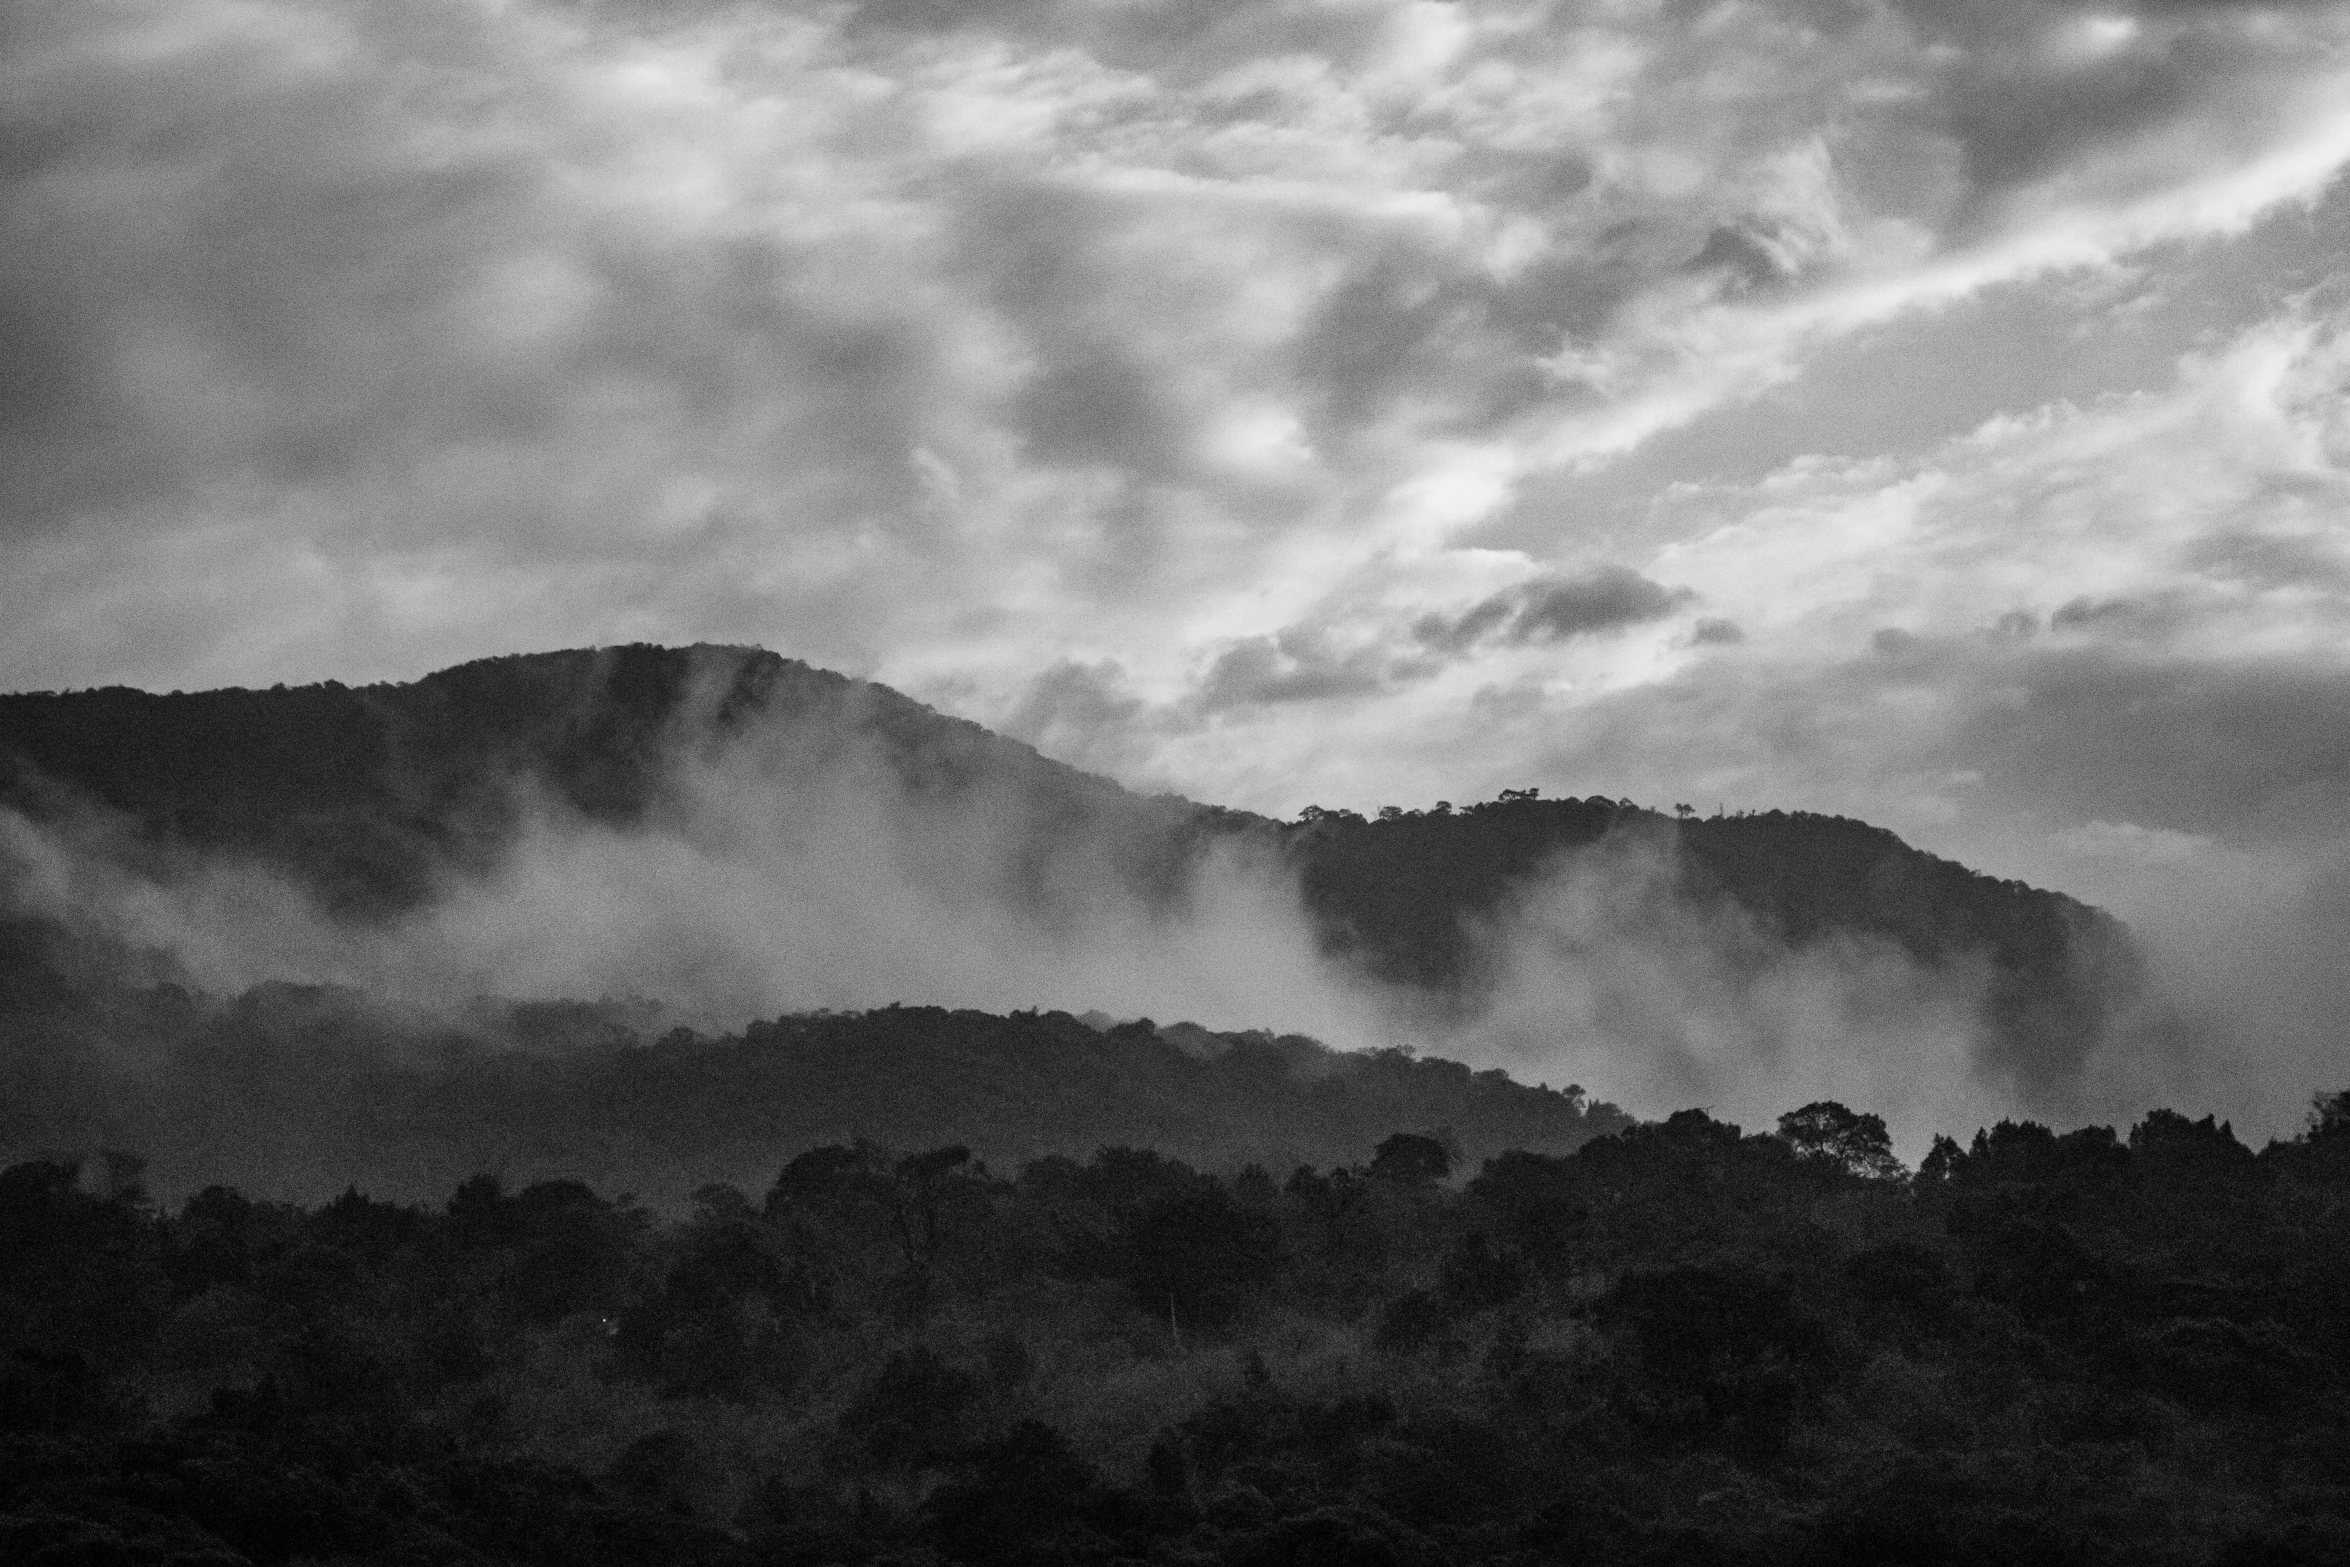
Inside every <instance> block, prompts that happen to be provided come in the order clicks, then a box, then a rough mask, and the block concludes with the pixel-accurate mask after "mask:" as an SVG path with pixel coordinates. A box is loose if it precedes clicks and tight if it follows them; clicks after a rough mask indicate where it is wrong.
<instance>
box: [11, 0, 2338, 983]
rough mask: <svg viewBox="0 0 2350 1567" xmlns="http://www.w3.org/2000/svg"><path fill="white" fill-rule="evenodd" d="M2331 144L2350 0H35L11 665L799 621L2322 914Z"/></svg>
mask: <svg viewBox="0 0 2350 1567" xmlns="http://www.w3.org/2000/svg"><path fill="white" fill-rule="evenodd" d="M2346 161H2350V7H2344V6H2341V5H2332V4H2293V3H2276V4H2259V3H2250V0H2224V3H2223V0H2121V3H2115V4H2084V3H2075V0H1770V3H1758V0H1721V3H1716V0H1663V3H1650V0H1585V3H1574V4H1568V3H1549V0H1459V3H1452V0H863V3H856V0H840V3H821V4H820V3H806V4H795V3H792V0H770V3H765V4H760V3H744V4H731V5H729V4H704V3H700V0H589V3H564V0H403V3H400V4H396V5H394V4H362V3H355V0H13V3H11V4H9V5H7V6H6V7H5V9H4V10H0V685H4V686H7V687H11V688H18V689H24V688H35V689H40V688H61V687H75V686H85V685H96V684H107V683H116V682H121V683H129V684H138V685H146V686H151V687H156V688H162V689H169V688H175V687H188V688H195V687H199V686H204V685H213V684H223V683H240V684H250V683H269V682H273V681H278V680H285V681H303V680H312V679H319V678H326V677H333V678H339V679H342V680H345V681H353V682H356V681H363V680H371V679H385V678H395V679H397V678H409V677H413V676H415V675H418V674H421V673H424V672H426V671H428V670H430V669H433V668H436V667H439V666H442V665H445V664H449V663H452V662H455V661H458V660H460V659H463V658H468V657H475V656H479V655H484V654H490V653H497V652H507V651H518V650H530V649H542V648H551V647H564V646H577V645H582V644H590V643H599V642H613V641H624V640H640V639H642V640H659V641H669V642H676V641H689V640H722V641H735V642H754V643H759V644H762V645H765V646H768V647H772V648H774V649H776V650H778V651H781V652H783V653H786V654H790V655H794V656H799V657H804V658H807V659H809V660H811V661H814V662H816V663H820V664H824V665H828V666H832V667H836V668H841V669H845V670H848V671H851V672H854V673H857V674H862V675H866V676H870V677H873V678H876V679H881V680H885V681H888V682H890V683H892V684H895V685H897V686H899V687H901V688H902V689H905V690H907V691H909V692H911V693H912V694H914V695H916V696H919V697H921V698H923V699H924V700H927V701H930V702H932V703H934V704H935V705H937V706H940V707H942V708H944V709H947V710H949V711H953V712H956V713H960V714H963V715H965V716H969V717H972V718H976V719H979V720H981V721H983V722H987V723H991V724H994V725H996V726H997V727H1000V728H1004V729H1007V730H1009V731H1010V732H1012V733H1015V734H1018V735H1020V736H1022V737H1023V738H1026V739H1029V740H1032V741H1034V742H1035V743H1037V744H1038V745H1040V746H1041V747H1043V748H1044V749H1045V750H1047V751H1048V752H1050V753H1051V754H1054V755H1057V756H1061V757H1064V758H1066V759H1069V760H1071V761H1075V762H1078V763H1080V764H1082V765H1085V766H1088V767H1092V768H1095V769H1097V770H1101V771H1106V772H1109V773H1112V774H1114V775H1116V776H1118V777H1120V778H1122V779H1124V780H1126V781H1128V782H1130V783H1134V784H1137V785H1140V786H1144V787H1150V788H1173V789H1179V790H1182V791H1184V792H1186V793H1189V794H1193V795H1196V796H1199V797H1202V798H1207V799H1212V800H1217V801H1221V802H1226V803H1232V804H1238V805H1244V806H1250V807H1255V808H1259V809H1264V810H1269V811H1273V812H1277V813H1281V814H1290V813H1293V812H1295V811H1296V810H1297V809H1298V808H1299V807H1301V806H1303V805H1305V804H1307V803H1309V802H1316V803H1321V804H1325V805H1348V806H1354V807H1356V808H1369V807H1373V806H1376V805H1379V804H1383V803H1389V802H1393V803H1399V804H1406V805H1419V804H1425V803H1428V802H1430V801H1433V800H1435V799H1437V798H1440V797H1442V798H1448V799H1453V800H1456V801H1467V800H1472V799H1479V798H1485V797H1489V796H1490V795H1491V794H1492V793H1494V792H1495V791H1496V790H1497V789H1499V788H1502V787H1526V786H1534V787H1540V788H1543V789H1544V790H1545V791H1546V792H1551V793H1573V794H1589V793H1599V792H1604V793H1607V794H1610V795H1620V796H1630V797H1632V798H1635V799H1638V800H1641V801H1643V802H1646V803H1650V804H1656V805H1667V804H1671V803H1675V802H1680V801H1687V802H1690V803H1692V804H1695V805H1697V806H1698V807H1699V808H1700V809H1701V810H1706V811H1711V810H1712V809H1713V808H1715V807H1716V806H1717V805H1721V806H1727V807H1728V808H1730V809H1739V808H1742V807H1768V806H1774V805H1782V806H1791V807H1806V808H1812V809H1821V810H1830V811H1838V812H1844V813H1848V814H1854V815H1861V816H1865V817H1867V818H1869V819H1871V820H1874V821H1878V822H1881V823H1884V824H1885V825H1888V826H1891V827H1893V828H1895V829H1896V830H1898V831H1900V832H1902V833H1904V834H1905V835H1907V836H1908V837H1910V838H1911V839H1912V840H1913V841H1916V842H1919V843H1921V844H1924V845H1926V846H1928V847H1931V848H1934V849H1937V850H1939V851H1941V852H1945V853H1949V854H1953V855H1955V856H1958V857H1960V858H1964V859H1967V860H1968V861H1969V862H1970V863H1974V864H1978V865H1981V866H1984V867H1986V868H1989V869H1991V870H1994V871H1996V872H1998V873H2000V874H2007V875H2019V876H2025V877H2028V878H2030V879H2032V880H2035V881H2038V882H2042V883H2046V884H2052V885H2057V886H2061V887H2064V888H2066V889H2068V890H2072V891H2075V892H2078V893H2080V894H2082V895H2083V896H2088V897H2092V898H2096V899H2100V900H2103V901H2106V902H2108V903H2110V904H2112V905H2114V906H2116V907H2118V908H2121V909H2122V910H2123V912H2125V913H2126V914H2130V915H2131V916H2132V917H2134V918H2140V919H2145V918H2149V917H2153V915H2154V914H2155V913H2157V912H2158V911H2159V910H2161V909H2162V908H2165V907H2172V906H2176V905H2178V904H2179V903H2180V901H2181V900H2182V899H2185V900H2186V901H2187V902H2191V903H2194V904H2195V905H2196V906H2198V907H2201V908H2206V909H2210V908H2220V907H2235V906H2236V905H2237V904H2242V905H2244V906H2245V907H2250V906H2252V905H2254V904H2259V905H2261V906H2262V907H2265V908H2270V909H2271V910H2272V912H2273V910H2274V908H2276V907H2281V906H2282V904H2281V903H2280V900H2282V902H2283V903H2290V904H2291V905H2292V907H2293V908H2294V909H2295V910H2297V911H2298V913H2297V915H2296V917H2297V918H2301V917H2307V918H2318V919H2319V921H2320V924H2321V925H2322V924H2323V921H2324V920H2325V919H2331V920H2333V921H2334V922H2335V924H2334V925H2332V926H2325V928H2326V929H2334V928H2337V927H2339V926H2340V925H2341V923H2342V922H2343V921H2344V920H2350V875H2346V874H2345V873H2344V872H2343V871H2342V869H2341V864H2340V860H2341V852H2340V848H2339V845H2340V843H2341V841H2342V839H2343V836H2344V833H2343V829H2344V828H2345V826H2346V825H2350V822H2346V820H2345V818H2346V817H2350V788H2346V784H2350V668H2346V665H2350V659H2346V657H2345V654H2346V652H2350V641H2346V639H2345V634H2344V633H2345V629H2346V628H2350V547H2346V541H2345V533H2344V526H2343V523H2344V518H2345V515H2346V511H2345V506H2346V501H2350V485H2346V467H2345V465H2346V464H2350V395H2346V390H2345V383H2346V378H2350V289H2346V288H2345V266H2346V262H2345V257H2346V255H2350V248H2346V243H2345V242H2346V240H2350V185H2345V184H2344V183H2343V182H2341V181H2340V180H2338V179H2337V175H2338V174H2339V173H2340V171H2341V169H2342V167H2343V165H2344V163H2345V162H2346ZM2280 888H2281V889H2284V890H2283V891H2280ZM2231 900H2234V902H2231ZM2328 910H2331V911H2332V913H2331V914H2328V913H2327V912H2326V911H2328ZM2312 911H2315V912H2314V913H2312ZM2256 923H2257V922H2255V924H2256ZM2302 928H2304V929H2306V928H2308V927H2307V926H2306V920H2305V921H2304V926H2303V927H2302ZM2254 931H2255V925H2243V926H2241V927H2240V929H2239V930H2238V936H2237V939H2239V940H2241V941H2246V942H2251V943H2253V944H2254V945H2258V946H2263V947H2264V948H2265V947H2266V946H2268V945H2273V943H2272V942H2271V940H2270V937H2269V936H2268V935H2259V934H2257V933H2254V934H2246V933H2247V932H2254ZM2272 934H2273V933H2272ZM2199 939H2200V938H2199Z"/></svg>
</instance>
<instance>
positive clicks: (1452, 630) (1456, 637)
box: [1412, 566, 1695, 654]
mask: <svg viewBox="0 0 2350 1567" xmlns="http://www.w3.org/2000/svg"><path fill="white" fill-rule="evenodd" d="M1694 597H1695V595H1694V594H1692V593H1691V592H1690V591H1689V590H1688V589H1687V588H1667V587H1665V586H1664V585H1663V584H1661V583H1656V582H1651V581H1650V580H1649V579H1648V578H1646V577H1644V576H1642V575H1640V573H1638V572H1636V571H1633V570H1631V569H1630V568H1628V567H1624V566H1601V567H1598V568H1597V569H1595V570H1592V571H1589V572H1586V573H1584V574H1582V575H1581V576H1575V577H1548V578H1537V579H1536V580H1534V581H1532V582H1525V583H1520V584H1519V585H1517V586H1516V587H1513V588H1508V589H1505V590H1504V591H1502V592H1500V593H1496V594H1494V595H1493V596H1492V597H1490V598H1487V599H1484V600H1482V601H1480V602H1479V603H1477V604H1476V605H1474V606H1473V607H1471V608H1470V609H1468V610H1466V611H1464V612H1463V613H1461V614H1459V615H1456V616H1451V617H1447V616H1443V615H1427V616H1423V617H1422V618H1421V619H1420V620H1419V621H1418V622H1417V623H1415V624H1414V626H1413V627H1412V632H1413V635H1415V636H1416V637H1418V638H1419V640H1420V641H1421V643H1423V644H1424V645H1425V646H1427V647H1429V648H1431V649H1433V650H1435V651H1438V652H1442V653H1447V654H1459V653H1463V652H1466V651H1467V650H1469V649H1470V648H1473V647H1475V646H1477V645H1478V644H1479V643H1481V642H1486V641H1489V640H1491V641H1500V642H1506V643H1515V644H1524V643H1534V642H1558V641H1563V640H1565V639H1567V638H1569V637H1580V636H1590V635H1593V634H1596V633H1598V632H1603V631H1617V630H1621V629H1622V628H1624V627H1626V626H1636V625H1639V624H1641V623H1642V622H1644V621H1651V620H1661V619H1663V618H1664V617H1665V616H1667V615H1669V614H1671V613H1672V612H1673V611H1674V610H1675V609H1676V608H1678V607H1679V606H1680V605H1682V604H1685V603H1687V602H1688V601H1689V600H1690V599H1692V598H1694Z"/></svg>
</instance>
